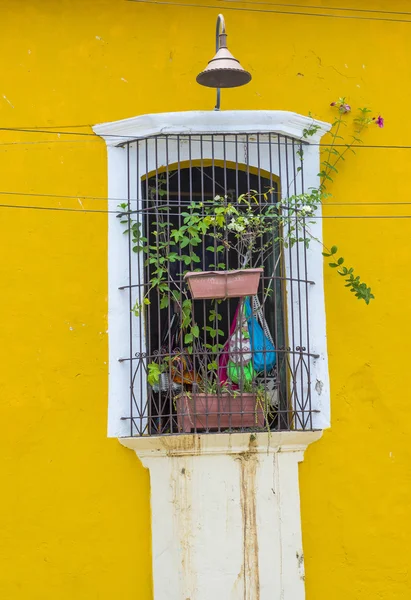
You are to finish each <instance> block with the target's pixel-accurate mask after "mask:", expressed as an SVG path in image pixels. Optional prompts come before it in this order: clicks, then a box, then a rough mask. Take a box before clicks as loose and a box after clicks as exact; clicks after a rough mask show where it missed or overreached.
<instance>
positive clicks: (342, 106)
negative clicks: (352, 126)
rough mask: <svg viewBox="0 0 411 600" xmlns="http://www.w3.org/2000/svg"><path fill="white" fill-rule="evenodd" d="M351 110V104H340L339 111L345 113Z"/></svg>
mask: <svg viewBox="0 0 411 600" xmlns="http://www.w3.org/2000/svg"><path fill="white" fill-rule="evenodd" d="M350 111H351V106H350V105H349V104H340V113H342V114H346V113H349V112H350Z"/></svg>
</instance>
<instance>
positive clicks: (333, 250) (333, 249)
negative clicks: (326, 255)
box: [330, 246, 338, 254]
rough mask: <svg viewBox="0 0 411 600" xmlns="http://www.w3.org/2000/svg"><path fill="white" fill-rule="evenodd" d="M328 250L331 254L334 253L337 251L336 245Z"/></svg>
mask: <svg viewBox="0 0 411 600" xmlns="http://www.w3.org/2000/svg"><path fill="white" fill-rule="evenodd" d="M330 252H331V254H336V252H338V248H337V246H331V250H330Z"/></svg>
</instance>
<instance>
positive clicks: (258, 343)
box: [244, 298, 276, 373]
mask: <svg viewBox="0 0 411 600" xmlns="http://www.w3.org/2000/svg"><path fill="white" fill-rule="evenodd" d="M244 313H245V316H246V319H247V324H248V331H249V334H250V340H251V351H252V355H253V365H254V370H255V371H256V372H257V373H261V372H262V371H265V372H266V373H268V372H269V371H271V369H273V368H274V365H275V362H276V352H275V347H274V344H273V343H272V342H271V340H269V339H268V337H267V336H266V335H265V333H264V331H263V328H262V327H261V325H260V323H259V322H258V319H256V317H255V316H254V315H253V313H252V310H251V304H250V299H249V298H246V299H245V301H244Z"/></svg>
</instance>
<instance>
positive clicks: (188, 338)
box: [184, 333, 193, 344]
mask: <svg viewBox="0 0 411 600" xmlns="http://www.w3.org/2000/svg"><path fill="white" fill-rule="evenodd" d="M192 341H193V334H192V333H186V334H185V336H184V343H185V344H190V343H191V342H192Z"/></svg>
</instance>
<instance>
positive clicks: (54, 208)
mask: <svg viewBox="0 0 411 600" xmlns="http://www.w3.org/2000/svg"><path fill="white" fill-rule="evenodd" d="M0 208H13V209H21V210H42V211H47V210H50V211H53V212H72V213H73V212H74V213H83V214H84V213H100V214H114V215H118V214H120V213H119V211H118V210H99V209H88V208H67V207H60V206H34V205H33V206H30V205H19V204H0ZM136 213H137V211H130V212H125V213H124V217H127V215H129V214H136ZM307 218H309V219H310V220H313V221H318V220H322V219H411V215H321V216H310V217H307Z"/></svg>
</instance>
